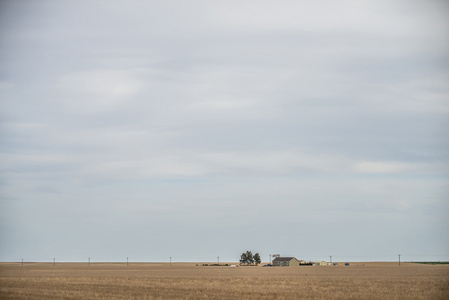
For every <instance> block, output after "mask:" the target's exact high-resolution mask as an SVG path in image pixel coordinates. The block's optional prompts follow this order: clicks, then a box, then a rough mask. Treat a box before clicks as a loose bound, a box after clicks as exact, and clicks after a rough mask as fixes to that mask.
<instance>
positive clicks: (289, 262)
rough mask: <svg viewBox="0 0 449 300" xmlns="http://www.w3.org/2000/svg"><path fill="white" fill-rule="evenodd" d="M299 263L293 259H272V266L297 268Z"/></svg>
mask: <svg viewBox="0 0 449 300" xmlns="http://www.w3.org/2000/svg"><path fill="white" fill-rule="evenodd" d="M299 264H300V261H299V260H298V259H296V258H295V257H276V258H275V259H273V266H279V267H293V266H299Z"/></svg>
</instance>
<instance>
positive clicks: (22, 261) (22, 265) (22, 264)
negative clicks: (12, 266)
mask: <svg viewBox="0 0 449 300" xmlns="http://www.w3.org/2000/svg"><path fill="white" fill-rule="evenodd" d="M22 267H23V258H22Z"/></svg>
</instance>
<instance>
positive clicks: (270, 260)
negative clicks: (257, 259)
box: [270, 254, 271, 264]
mask: <svg viewBox="0 0 449 300" xmlns="http://www.w3.org/2000/svg"><path fill="white" fill-rule="evenodd" d="M270 264H271V254H270Z"/></svg>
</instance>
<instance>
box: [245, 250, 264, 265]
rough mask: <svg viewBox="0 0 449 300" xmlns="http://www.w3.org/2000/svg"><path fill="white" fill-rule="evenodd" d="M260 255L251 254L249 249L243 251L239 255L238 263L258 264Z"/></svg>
mask: <svg viewBox="0 0 449 300" xmlns="http://www.w3.org/2000/svg"><path fill="white" fill-rule="evenodd" d="M260 262H261V260H260V255H259V253H256V254H254V255H253V253H252V252H251V251H246V252H243V253H242V255H241V256H240V264H241V265H252V264H256V265H258V264H260Z"/></svg>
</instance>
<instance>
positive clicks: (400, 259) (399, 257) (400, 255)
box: [398, 254, 401, 265]
mask: <svg viewBox="0 0 449 300" xmlns="http://www.w3.org/2000/svg"><path fill="white" fill-rule="evenodd" d="M398 256H399V265H401V255H400V254H399V255H398Z"/></svg>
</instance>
